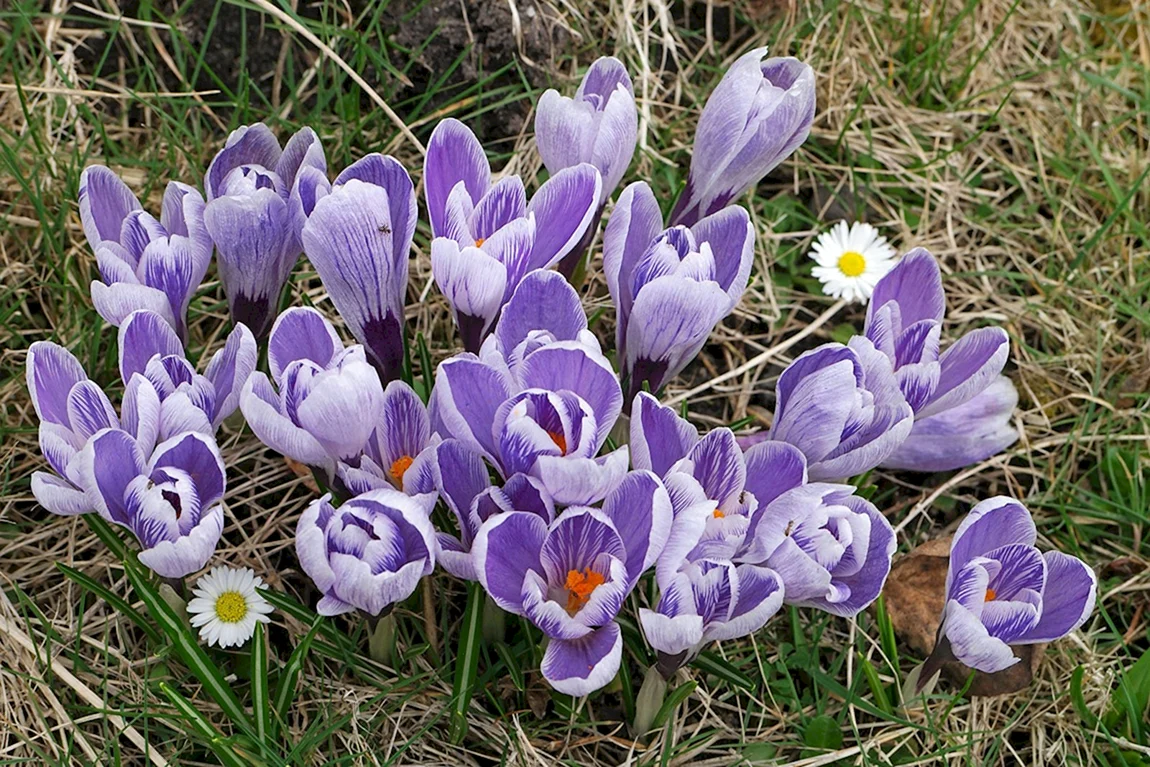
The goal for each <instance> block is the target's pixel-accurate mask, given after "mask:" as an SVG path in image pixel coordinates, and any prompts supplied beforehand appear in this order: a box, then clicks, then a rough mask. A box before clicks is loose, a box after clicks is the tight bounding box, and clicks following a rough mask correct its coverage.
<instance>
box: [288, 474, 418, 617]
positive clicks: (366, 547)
mask: <svg viewBox="0 0 1150 767" xmlns="http://www.w3.org/2000/svg"><path fill="white" fill-rule="evenodd" d="M434 504H435V497H434V496H427V495H424V496H416V497H411V496H407V495H404V494H403V493H401V492H399V491H398V490H391V489H381V490H372V491H371V492H369V493H364V494H363V495H360V496H358V497H356V498H352V499H351V500H350V501H347V502H346V503H344V504H342V505H341V506H339V507H338V508H337V507H335V506H333V505H332V504H331V496H330V495H325V496H324V497H322V498H319V499H318V500H315V501H312V502H311V504H309V505H308V507H307V509H305V510H304V513H303V515H302V516H301V517H300V519H299V523H298V524H297V525H296V533H295V549H296V555H297V556H298V557H299V563H300V567H302V568H303V570H304V572H305V573H307V574H308V576H309V577H310V578H311V579H312V581H314V582H315V585H316V588H318V589H319V590H320V592H322V593H323V598H322V599H320V600H319V604H318V605H316V612H318V613H319V614H320V615H340V614H342V613H346V612H350V611H351V610H355V609H357V608H358V609H360V610H363V611H364V612H365V613H367V614H368V615H379V614H381V613H384V612H385V611H389V610H390V608H391V606H392V605H394V604H395V603H396V602H401V601H403V600H404V599H407V598H408V597H409V596H411V595H412V593H413V592H414V591H415V587H416V586H417V585H418V584H419V580H420V579H421V578H422V577H423V576H425V575H428V574H430V573H431V571H432V570H433V569H434V568H435V531H434V530H433V529H432V527H431V519H430V514H431V509H432V506H434Z"/></svg>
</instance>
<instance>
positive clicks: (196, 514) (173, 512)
mask: <svg viewBox="0 0 1150 767" xmlns="http://www.w3.org/2000/svg"><path fill="white" fill-rule="evenodd" d="M77 477H78V479H79V484H80V486H81V487H83V488H84V489H85V490H86V491H87V493H88V497H89V499H90V500H91V501H92V503H93V505H94V506H95V508H96V511H97V512H98V513H99V514H100V516H102V517H104V519H106V520H108V521H109V522H111V523H113V524H116V525H120V526H121V527H126V528H127V529H129V530H131V531H132V534H133V535H135V536H136V538H137V539H138V540H139V542H140V546H141V547H142V549H143V550H142V551H141V552H140V554H139V557H140V562H142V563H143V564H144V565H146V566H147V567H149V568H151V569H152V570H153V571H154V572H155V573H156V574H157V575H160V576H162V577H164V578H182V577H184V576H185V575H188V574H190V573H194V572H195V571H196V570H199V569H200V568H202V567H203V566H204V565H205V564H207V561H208V560H209V559H211V556H212V553H213V552H214V551H215V549H216V544H217V543H218V542H219V539H220V532H221V531H222V530H223V526H224V513H223V507H222V505H221V501H222V500H223V497H224V488H225V476H224V461H223V458H222V457H221V456H220V451H219V448H218V447H217V446H216V442H215V440H214V439H213V438H212V437H210V436H208V435H205V434H199V433H196V432H187V433H185V434H180V435H177V436H175V437H172V438H171V439H169V440H167V441H166V442H163V443H161V444H160V445H159V446H157V447H156V449H155V451H154V452H153V453H152V455H151V457H150V458H149V457H147V456H145V454H144V452H143V451H142V450H141V449H140V444H139V443H138V442H137V441H136V439H135V438H134V437H133V436H132V435H131V434H128V433H127V432H125V431H121V430H119V429H105V430H103V431H101V432H99V433H98V434H97V435H96V436H95V437H93V438H92V439H91V440H90V441H89V442H88V443H87V444H86V445H85V446H84V449H83V451H81V453H80V455H79V456H78V457H77Z"/></svg>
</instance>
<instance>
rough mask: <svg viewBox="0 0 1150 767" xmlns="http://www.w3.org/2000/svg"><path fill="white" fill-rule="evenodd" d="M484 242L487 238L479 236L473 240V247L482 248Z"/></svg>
mask: <svg viewBox="0 0 1150 767" xmlns="http://www.w3.org/2000/svg"><path fill="white" fill-rule="evenodd" d="M485 242H487V238H486V237H480V238H479V239H477V240H476V241H475V247H477V248H482V247H483V243H485Z"/></svg>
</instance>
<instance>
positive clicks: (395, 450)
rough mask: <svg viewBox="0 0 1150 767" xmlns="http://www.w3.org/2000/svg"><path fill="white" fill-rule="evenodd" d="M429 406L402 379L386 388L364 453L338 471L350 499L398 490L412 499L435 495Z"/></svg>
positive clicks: (434, 439)
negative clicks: (381, 490)
mask: <svg viewBox="0 0 1150 767" xmlns="http://www.w3.org/2000/svg"><path fill="white" fill-rule="evenodd" d="M438 443H439V437H438V436H437V435H433V434H432V433H431V420H430V418H429V417H428V415H427V407H426V406H425V405H424V404H423V400H421V399H420V398H419V395H418V394H416V393H415V390H414V389H412V388H411V387H410V386H408V385H407V384H405V383H404V382H403V381H392V382H391V383H389V384H388V385H387V388H386V389H384V390H383V399H382V400H381V402H380V406H379V421H378V422H377V423H376V425H375V429H374V430H373V431H372V433H371V436H370V437H368V440H367V444H366V445H365V446H364V450H363V455H361V456H358V458H356V457H353V458H352V459H351V462H348V461H347V460H344V461H340V463H339V465H338V466H337V468H336V472H337V474H338V475H339V478H340V480H341V481H342V482H343V485H344V487H345V488H346V489H347V492H348V494H349V495H360V494H362V493H366V492H367V491H369V490H378V489H380V488H392V487H394V488H396V489H398V490H402V491H404V492H405V493H407V494H408V495H419V494H421V493H430V492H435V472H434V468H433V466H432V464H433V462H434V458H435V456H434V452H435V446H436V445H437V444H438Z"/></svg>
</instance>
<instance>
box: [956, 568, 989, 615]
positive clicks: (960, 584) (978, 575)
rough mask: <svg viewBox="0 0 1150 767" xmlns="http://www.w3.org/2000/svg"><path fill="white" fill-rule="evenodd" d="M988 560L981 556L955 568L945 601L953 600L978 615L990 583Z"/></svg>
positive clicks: (984, 602)
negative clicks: (957, 568)
mask: <svg viewBox="0 0 1150 767" xmlns="http://www.w3.org/2000/svg"><path fill="white" fill-rule="evenodd" d="M987 565H988V562H987V561H986V560H985V559H983V558H982V557H978V558H976V559H973V560H971V561H970V562H967V563H966V564H965V565H963V566H962V568H961V569H959V570H957V571H956V572H955V574H954V578H953V580H952V581H951V585H950V589H949V590H948V591H947V594H946V599H947V601H948V602H949V601H955V602H958V603H959V604H960V605H962V606H963V607H965V608H966V609H967V610H970V611H971V613H973V614H974V615H975V617H978V616H979V615H981V614H982V608H983V605H985V604H986V588H987V586H989V585H990V573H989V572H987V569H986V568H987Z"/></svg>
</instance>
